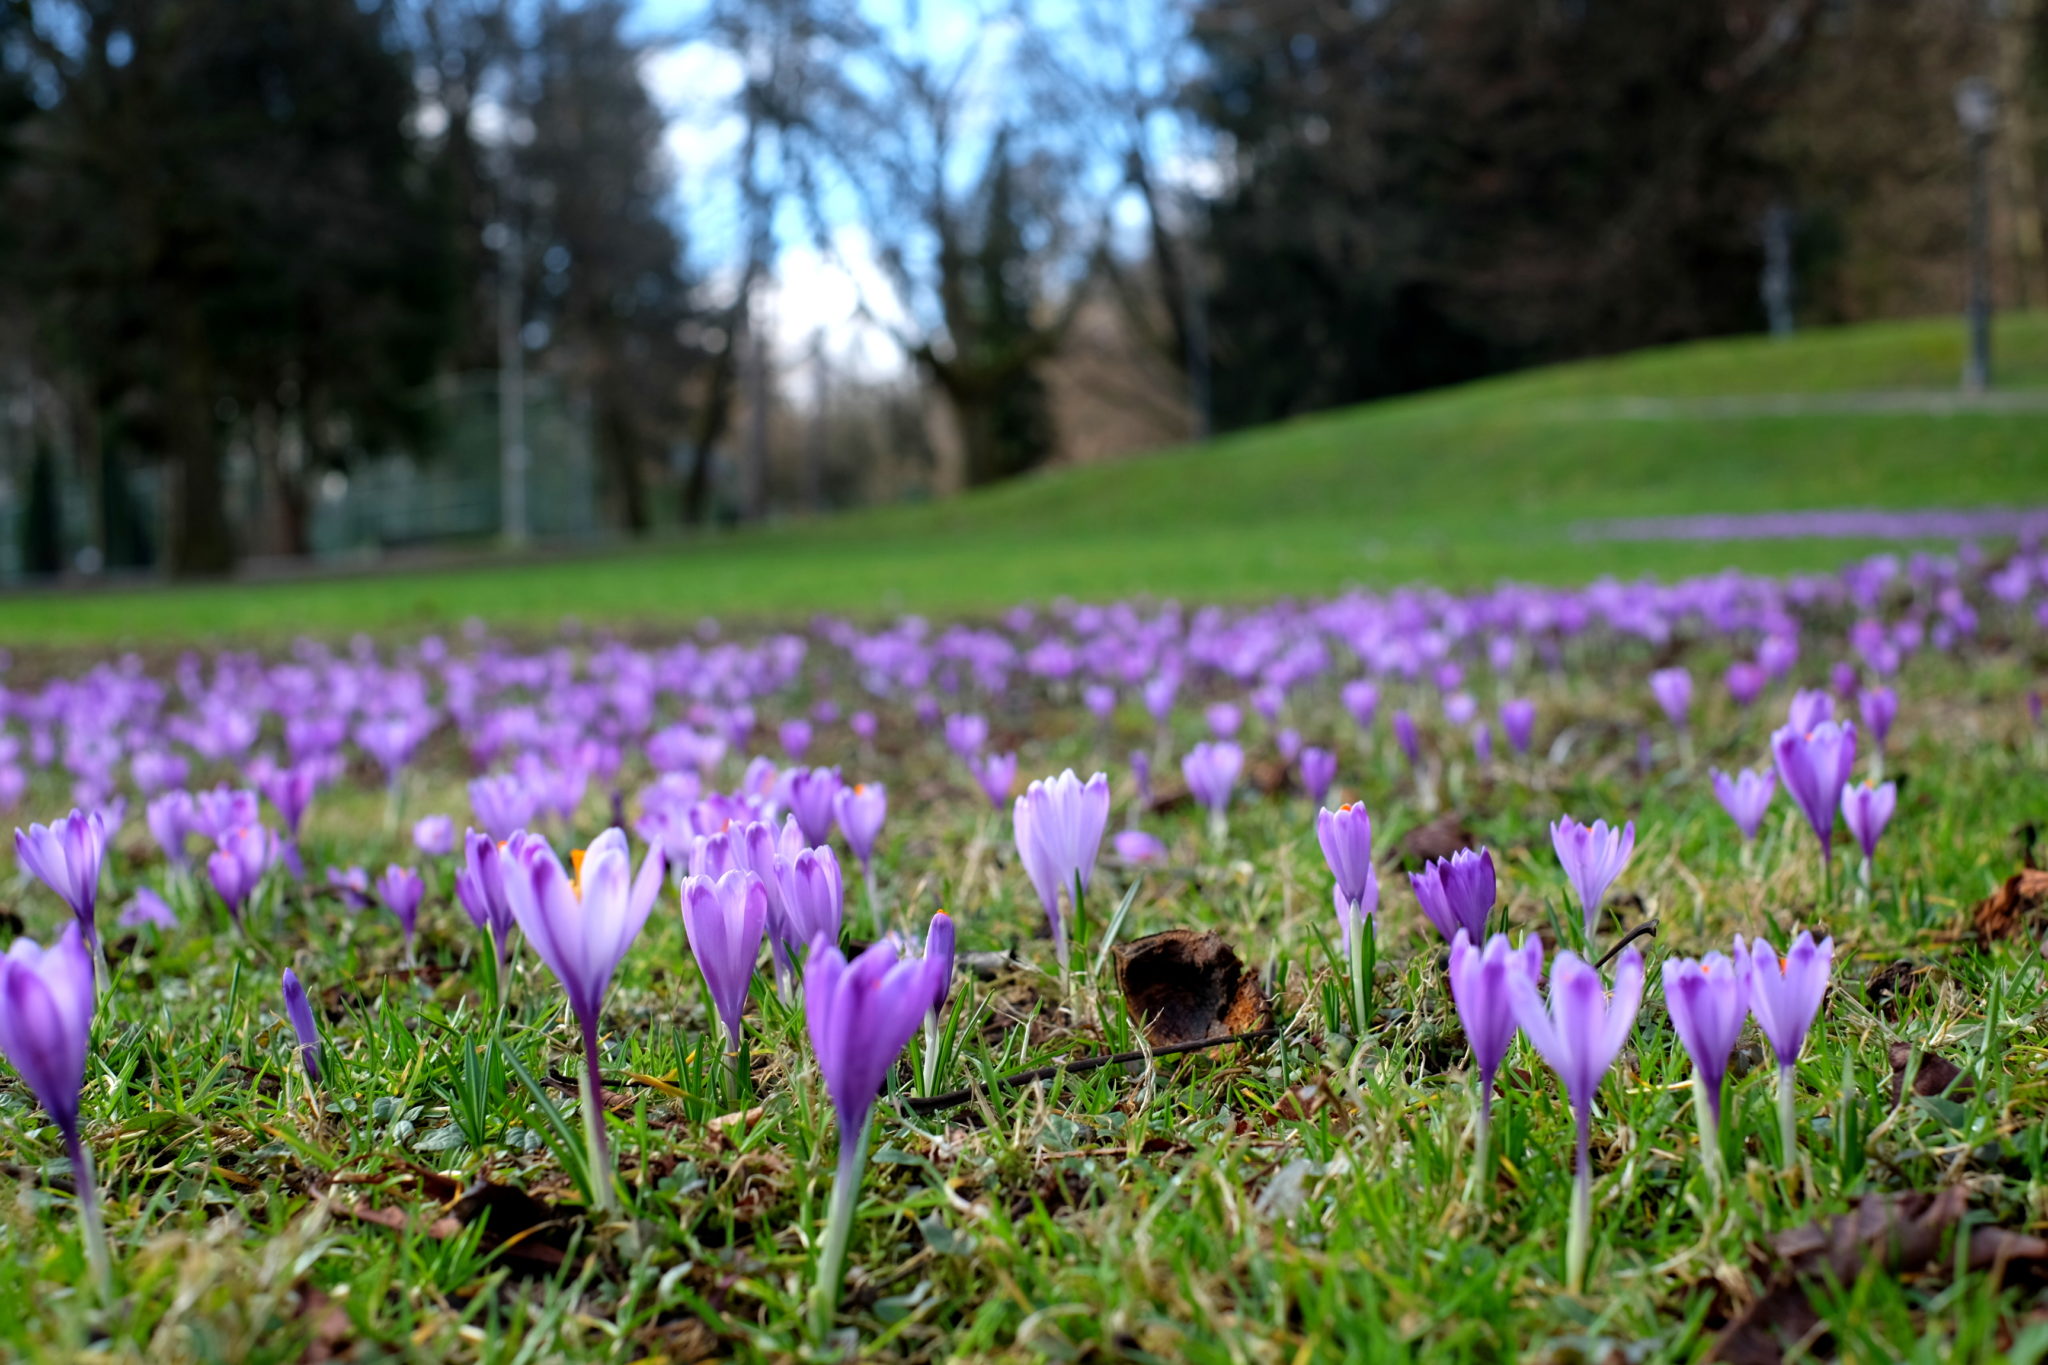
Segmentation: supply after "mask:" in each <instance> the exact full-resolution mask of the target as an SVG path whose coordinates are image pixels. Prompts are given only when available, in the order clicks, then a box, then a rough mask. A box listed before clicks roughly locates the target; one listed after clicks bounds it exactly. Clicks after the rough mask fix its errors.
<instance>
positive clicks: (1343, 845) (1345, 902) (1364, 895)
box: [1316, 802, 1380, 952]
mask: <svg viewBox="0 0 2048 1365" xmlns="http://www.w3.org/2000/svg"><path fill="white" fill-rule="evenodd" d="M1316 842H1317V843H1319V844H1321V845H1322V848H1323V861H1325V862H1326V863H1328V864H1329V865H1330V875H1331V876H1333V877H1335V878H1336V879H1337V889H1336V901H1337V933H1338V944H1339V946H1340V947H1341V948H1343V949H1344V950H1345V951H1346V952H1349V951H1350V948H1351V931H1352V927H1353V926H1354V925H1356V924H1363V923H1364V922H1365V920H1366V919H1368V918H1369V917H1370V916H1371V915H1372V913H1373V912H1374V911H1375V910H1377V909H1378V908H1379V902H1380V887H1379V873H1378V871H1377V870H1376V869H1375V868H1374V867H1373V862H1372V815H1371V813H1370V812H1368V811H1367V810H1366V808H1365V806H1364V804H1363V803H1360V802H1353V803H1351V804H1348V805H1343V806H1339V807H1338V808H1337V809H1336V810H1330V809H1328V808H1325V809H1323V810H1321V811H1318V812H1317V813H1316Z"/></svg>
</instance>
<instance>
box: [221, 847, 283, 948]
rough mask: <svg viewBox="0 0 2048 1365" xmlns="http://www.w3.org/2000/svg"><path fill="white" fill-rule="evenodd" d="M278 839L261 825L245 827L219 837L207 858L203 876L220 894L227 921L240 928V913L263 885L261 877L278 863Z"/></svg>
mask: <svg viewBox="0 0 2048 1365" xmlns="http://www.w3.org/2000/svg"><path fill="white" fill-rule="evenodd" d="M277 856H278V847H277V836H276V835H274V834H272V833H271V832H270V831H269V830H268V829H265V828H264V827H263V826H262V825H244V826H242V827H241V828H240V829H232V830H229V831H228V832H227V833H226V834H224V835H222V836H221V837H220V840H219V846H218V847H217V848H215V849H214V851H213V852H212V853H209V854H207V855H206V875H207V876H208V877H209V878H210V879H211V880H212V882H213V889H214V890H215V891H217V892H219V893H220V899H221V904H223V905H225V906H227V908H228V918H230V919H232V920H233V921H234V922H235V927H236V928H237V929H240V928H242V927H243V926H242V910H243V908H244V907H245V906H247V905H248V903H249V899H250V897H252V896H254V895H255V894H256V888H257V887H258V886H259V885H260V884H261V883H262V881H263V875H264V874H265V873H266V872H268V871H270V867H271V864H272V863H274V862H276V861H277Z"/></svg>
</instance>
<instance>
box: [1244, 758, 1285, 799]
mask: <svg viewBox="0 0 2048 1365" xmlns="http://www.w3.org/2000/svg"><path fill="white" fill-rule="evenodd" d="M1251 768H1252V770H1251V772H1250V774H1248V775H1249V776H1250V778H1251V785H1252V786H1253V787H1255V788H1257V789H1258V790H1259V791H1260V792H1262V793H1264V794H1265V795H1267V796H1279V795H1280V794H1281V793H1283V792H1285V791H1286V790H1287V780H1288V769H1287V765H1286V764H1285V763H1283V762H1281V761H1280V760H1279V759H1277V758H1272V759H1267V760H1266V761H1265V762H1263V763H1254V764H1252V765H1251Z"/></svg>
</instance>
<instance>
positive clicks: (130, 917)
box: [114, 886, 178, 929]
mask: <svg viewBox="0 0 2048 1365" xmlns="http://www.w3.org/2000/svg"><path fill="white" fill-rule="evenodd" d="M114 923H115V924H117V925H119V926H120V927H121V928H123V929H140V928H142V927H143V926H144V925H153V926H155V927H156V928H158V929H175V928H177V927H178V915H177V912H176V911H174V910H172V909H171V907H170V903H169V902H168V901H166V900H165V899H164V898H163V897H162V896H159V895H158V894H157V893H156V892H155V891H153V890H151V889H150V888H149V887H146V886H138V887H136V888H135V894H134V895H133V896H131V897H129V899H128V904H127V905H126V906H124V907H122V910H121V914H120V916H119V917H118V918H117V919H115V921H114Z"/></svg>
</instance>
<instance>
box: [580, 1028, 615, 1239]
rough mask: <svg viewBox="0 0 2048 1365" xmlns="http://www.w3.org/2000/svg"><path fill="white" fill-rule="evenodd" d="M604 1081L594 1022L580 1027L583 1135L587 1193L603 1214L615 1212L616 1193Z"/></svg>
mask: <svg viewBox="0 0 2048 1365" xmlns="http://www.w3.org/2000/svg"><path fill="white" fill-rule="evenodd" d="M603 1086H604V1082H603V1080H602V1079H601V1078H600V1076H599V1073H598V1066H597V1021H596V1020H595V1019H592V1020H589V1021H587V1022H585V1023H584V1025H583V1133H584V1136H585V1137H586V1138H587V1139H588V1140H589V1143H590V1191H591V1194H592V1195H593V1196H594V1197H595V1198H596V1199H597V1206H598V1208H599V1209H601V1210H603V1211H604V1212H605V1213H617V1212H618V1211H619V1192H618V1190H616V1189H615V1188H613V1186H612V1153H611V1144H610V1142H609V1141H608V1140H607V1139H606V1137H605V1131H604V1104H603V1102H602V1101H601V1100H600V1099H599V1097H598V1096H599V1092H600V1091H601V1090H602V1089H603Z"/></svg>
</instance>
